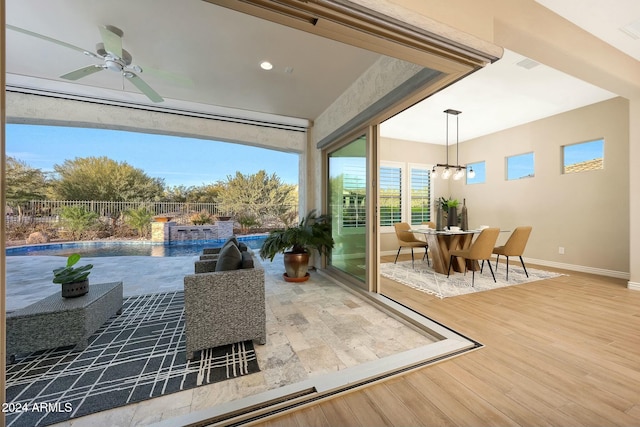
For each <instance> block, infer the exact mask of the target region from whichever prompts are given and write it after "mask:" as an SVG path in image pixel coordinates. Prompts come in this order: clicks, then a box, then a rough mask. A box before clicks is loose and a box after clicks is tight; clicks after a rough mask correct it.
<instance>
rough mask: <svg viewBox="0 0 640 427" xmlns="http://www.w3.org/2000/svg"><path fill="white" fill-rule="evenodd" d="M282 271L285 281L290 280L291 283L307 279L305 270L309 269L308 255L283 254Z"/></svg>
mask: <svg viewBox="0 0 640 427" xmlns="http://www.w3.org/2000/svg"><path fill="white" fill-rule="evenodd" d="M284 269H285V271H286V276H284V277H285V280H287V279H291V281H296V282H299V281H304V280H307V279H308V278H309V275H308V273H307V270H308V269H309V254H308V253H306V252H305V253H301V254H296V253H291V252H285V254H284Z"/></svg>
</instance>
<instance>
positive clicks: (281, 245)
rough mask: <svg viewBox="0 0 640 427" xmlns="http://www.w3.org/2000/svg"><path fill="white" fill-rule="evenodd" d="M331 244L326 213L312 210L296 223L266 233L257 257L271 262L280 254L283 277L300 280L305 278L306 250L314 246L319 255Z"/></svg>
mask: <svg viewBox="0 0 640 427" xmlns="http://www.w3.org/2000/svg"><path fill="white" fill-rule="evenodd" d="M333 245H334V241H333V236H332V235H331V221H330V218H329V216H328V215H320V216H317V215H316V211H315V210H312V211H311V212H309V213H308V214H307V216H306V217H305V218H304V219H303V220H302V221H300V223H299V224H298V225H295V226H292V227H288V228H286V229H280V230H274V231H272V232H271V233H269V236H267V238H266V240H265V241H264V243H263V244H262V247H261V248H260V257H261V258H262V259H266V258H269V259H270V260H271V261H273V258H274V257H275V256H276V255H277V254H278V253H283V254H284V268H285V271H286V273H284V275H283V277H284V279H285V280H286V281H289V282H303V281H305V280H308V278H309V273H308V272H307V270H308V267H309V252H310V251H311V250H313V249H316V250H317V251H318V252H319V253H320V254H326V253H327V252H329V251H330V250H331V249H333Z"/></svg>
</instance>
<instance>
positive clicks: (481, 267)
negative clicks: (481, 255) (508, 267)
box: [480, 260, 491, 274]
mask: <svg viewBox="0 0 640 427" xmlns="http://www.w3.org/2000/svg"><path fill="white" fill-rule="evenodd" d="M487 262H491V261H488V260H487ZM482 270H484V260H482V264H480V274H482Z"/></svg>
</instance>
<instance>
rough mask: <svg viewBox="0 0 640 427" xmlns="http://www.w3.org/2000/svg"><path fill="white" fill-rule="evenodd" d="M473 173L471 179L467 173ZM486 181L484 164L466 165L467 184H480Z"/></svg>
mask: <svg viewBox="0 0 640 427" xmlns="http://www.w3.org/2000/svg"><path fill="white" fill-rule="evenodd" d="M471 171H473V174H472V175H473V177H471V176H470V175H469V173H470V172H471ZM486 180H487V168H486V166H485V162H484V161H482V162H476V163H468V164H467V184H482V183H484V182H486Z"/></svg>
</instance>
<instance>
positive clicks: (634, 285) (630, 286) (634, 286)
mask: <svg viewBox="0 0 640 427" xmlns="http://www.w3.org/2000/svg"><path fill="white" fill-rule="evenodd" d="M627 288H628V289H631V290H634V291H640V283H638V282H632V281H631V280H629V282H627Z"/></svg>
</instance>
